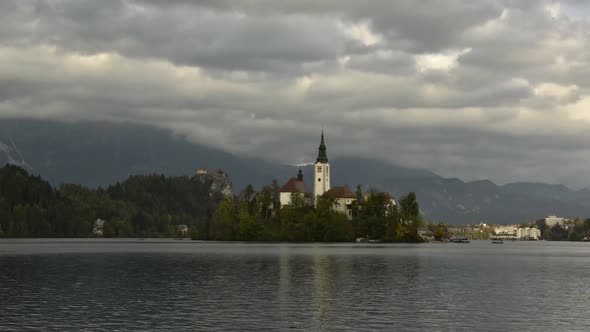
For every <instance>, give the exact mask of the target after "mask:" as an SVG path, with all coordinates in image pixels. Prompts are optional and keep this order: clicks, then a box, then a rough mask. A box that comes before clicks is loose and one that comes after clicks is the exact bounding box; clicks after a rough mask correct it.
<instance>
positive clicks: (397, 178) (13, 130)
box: [0, 120, 590, 223]
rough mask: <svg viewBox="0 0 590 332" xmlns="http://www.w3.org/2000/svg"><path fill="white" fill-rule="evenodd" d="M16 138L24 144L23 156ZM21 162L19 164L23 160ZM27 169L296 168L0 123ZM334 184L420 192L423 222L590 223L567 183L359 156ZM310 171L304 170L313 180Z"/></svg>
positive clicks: (94, 131) (584, 196)
mask: <svg viewBox="0 0 590 332" xmlns="http://www.w3.org/2000/svg"><path fill="white" fill-rule="evenodd" d="M11 140H14V142H15V144H16V145H17V146H18V149H19V151H20V155H19V157H18V158H17V157H16V156H17V155H16V154H15V151H13V150H14V148H13V147H12V142H11ZM18 159H21V160H18ZM7 162H11V163H17V164H18V163H23V162H26V163H27V164H28V165H30V167H31V169H32V170H31V172H32V173H38V174H40V175H41V176H42V177H43V178H45V179H48V180H49V181H50V182H51V183H52V184H53V185H59V184H61V183H79V184H83V185H86V186H90V187H98V186H107V185H109V184H113V183H115V182H117V181H122V180H124V179H126V178H127V177H128V176H129V175H134V174H151V173H162V174H166V175H192V174H194V173H195V171H196V169H197V168H200V167H202V168H209V169H223V170H224V171H225V172H226V173H228V174H229V177H230V180H231V181H232V183H233V186H234V189H235V190H237V191H239V190H240V189H241V188H243V187H245V185H246V184H253V185H254V186H256V187H260V186H262V185H265V184H269V183H270V182H271V181H272V179H277V180H279V182H281V184H282V183H283V182H285V181H286V180H287V179H289V178H290V177H292V176H295V175H296V172H297V168H296V167H293V166H287V165H277V164H273V163H270V162H266V161H263V160H259V159H254V158H245V157H239V156H234V155H232V154H229V153H226V152H223V151H220V150H216V149H212V148H209V147H206V146H203V145H198V144H192V143H190V142H188V141H186V140H184V139H182V138H175V137H173V136H172V135H171V133H169V132H167V131H165V130H160V129H155V128H152V127H144V126H138V125H130V124H111V123H90V122H84V123H73V124H65V123H58V122H46V121H32V120H3V121H0V163H1V164H5V163H7ZM330 162H331V164H332V183H333V185H343V184H348V185H349V186H350V187H351V188H352V189H353V190H354V187H355V186H356V185H357V184H363V186H364V188H365V189H371V188H372V189H378V190H385V191H388V192H391V193H392V194H394V195H395V197H399V196H401V195H403V194H406V193H407V192H410V191H414V192H416V194H417V195H418V200H419V202H420V206H421V210H422V212H423V214H424V215H425V217H426V218H427V219H429V220H433V221H441V222H446V223H476V222H488V223H519V222H524V221H532V220H535V219H538V218H541V217H542V216H544V215H547V214H558V215H562V216H565V217H576V216H580V217H590V190H587V189H584V190H572V189H569V188H567V187H565V186H563V185H553V184H544V183H526V182H521V183H511V184H506V185H503V186H498V185H496V184H494V183H493V182H491V181H489V180H481V181H473V182H464V181H462V180H460V179H456V178H443V177H441V176H439V175H437V174H435V173H433V172H430V171H428V170H421V169H412V168H406V167H401V166H397V165H393V164H390V163H388V162H385V161H379V160H369V159H362V158H355V157H341V158H332V157H331V158H330ZM312 170H313V169H312V167H311V166H307V167H305V168H304V172H305V175H306V179H307V181H311V180H312V179H311V174H312Z"/></svg>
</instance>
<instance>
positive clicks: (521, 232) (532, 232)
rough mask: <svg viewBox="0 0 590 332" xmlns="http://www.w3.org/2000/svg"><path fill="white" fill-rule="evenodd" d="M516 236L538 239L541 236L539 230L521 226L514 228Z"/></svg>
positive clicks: (522, 238) (520, 238)
mask: <svg viewBox="0 0 590 332" xmlns="http://www.w3.org/2000/svg"><path fill="white" fill-rule="evenodd" d="M516 238H517V239H519V240H538V239H540V238H541V231H540V230H539V229H537V228H534V227H532V228H531V227H521V228H518V229H517V230H516Z"/></svg>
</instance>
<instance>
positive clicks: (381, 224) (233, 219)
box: [192, 181, 422, 242]
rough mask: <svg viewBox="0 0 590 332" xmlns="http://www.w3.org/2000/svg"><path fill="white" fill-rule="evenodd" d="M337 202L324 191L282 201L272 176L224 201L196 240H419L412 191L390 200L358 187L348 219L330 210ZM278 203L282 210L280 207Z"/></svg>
mask: <svg viewBox="0 0 590 332" xmlns="http://www.w3.org/2000/svg"><path fill="white" fill-rule="evenodd" d="M334 204H336V201H335V200H334V199H332V198H330V197H328V196H326V195H324V196H321V197H319V198H318V200H317V203H316V204H315V207H314V206H312V204H311V197H309V196H302V195H300V194H297V193H294V194H292V195H291V202H290V204H288V205H285V206H280V192H279V186H278V183H277V182H276V181H273V183H272V184H270V185H268V186H264V187H263V188H262V189H261V190H260V191H256V190H254V188H253V187H252V186H251V185H249V186H247V187H246V188H245V189H244V190H243V191H242V192H241V193H240V194H239V195H238V196H237V197H235V198H234V199H232V198H226V199H225V200H224V201H222V202H221V203H220V204H219V206H218V208H217V209H216V210H215V212H214V213H213V215H212V216H210V218H208V219H207V220H206V221H205V223H203V224H200V225H199V227H197V228H196V229H193V232H192V237H193V239H198V240H224V241H235V240H237V241H294V242H297V241H305V242H350V241H354V240H355V239H357V238H365V239H370V240H376V241H383V242H421V238H420V236H419V235H418V229H419V227H420V226H421V224H422V220H421V217H420V212H419V206H418V202H417V200H416V194H414V193H409V194H407V195H406V196H404V197H402V198H401V199H400V200H399V204H391V199H390V196H389V194H387V193H371V194H370V195H366V198H365V195H363V193H362V191H361V190H360V187H359V188H358V189H357V200H356V202H355V203H354V204H353V205H352V219H350V220H349V218H348V217H347V216H346V215H345V214H344V213H341V212H338V211H335V210H334V209H333V206H334ZM279 207H280V209H279Z"/></svg>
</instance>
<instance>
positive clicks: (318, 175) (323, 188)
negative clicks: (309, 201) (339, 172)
mask: <svg viewBox="0 0 590 332" xmlns="http://www.w3.org/2000/svg"><path fill="white" fill-rule="evenodd" d="M313 166H314V185H313V197H314V205H315V204H317V200H318V197H320V196H322V195H323V194H324V193H325V192H327V191H328V190H330V163H329V162H328V156H327V154H326V144H325V143H324V132H323V131H322V140H321V142H320V147H319V152H318V158H317V159H316V162H315V163H314V164H313Z"/></svg>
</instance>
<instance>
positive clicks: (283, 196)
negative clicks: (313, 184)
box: [279, 169, 310, 206]
mask: <svg viewBox="0 0 590 332" xmlns="http://www.w3.org/2000/svg"><path fill="white" fill-rule="evenodd" d="M293 194H298V195H300V196H301V198H302V199H304V200H308V199H309V197H310V193H309V191H308V190H307V186H306V185H305V183H304V182H303V171H302V170H301V169H299V173H298V174H297V177H296V178H291V179H289V181H287V183H285V184H284V185H283V186H282V187H281V189H280V190H279V200H280V201H281V206H285V205H289V204H291V196H292V195H293Z"/></svg>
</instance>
